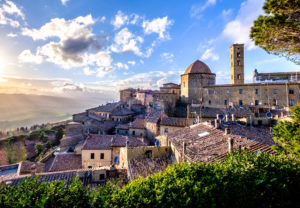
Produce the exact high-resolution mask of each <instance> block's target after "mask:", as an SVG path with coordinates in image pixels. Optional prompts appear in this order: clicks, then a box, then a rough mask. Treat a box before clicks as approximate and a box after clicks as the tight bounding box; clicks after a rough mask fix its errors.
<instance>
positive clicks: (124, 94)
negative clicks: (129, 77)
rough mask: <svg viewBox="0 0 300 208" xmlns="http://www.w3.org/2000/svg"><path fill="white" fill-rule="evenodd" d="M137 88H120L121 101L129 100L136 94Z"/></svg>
mask: <svg viewBox="0 0 300 208" xmlns="http://www.w3.org/2000/svg"><path fill="white" fill-rule="evenodd" d="M136 91H137V90H136V89H133V88H128V89H124V90H120V101H121V102H127V101H129V100H131V99H132V98H135V96H136Z"/></svg>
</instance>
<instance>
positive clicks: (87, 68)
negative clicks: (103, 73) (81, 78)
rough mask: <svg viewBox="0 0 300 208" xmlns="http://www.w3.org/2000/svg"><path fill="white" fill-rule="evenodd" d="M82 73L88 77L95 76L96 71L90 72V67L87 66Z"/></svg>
mask: <svg viewBox="0 0 300 208" xmlns="http://www.w3.org/2000/svg"><path fill="white" fill-rule="evenodd" d="M83 73H84V74H85V75H87V76H89V75H92V74H95V73H96V71H93V70H91V69H90V67H88V66H87V67H84V68H83Z"/></svg>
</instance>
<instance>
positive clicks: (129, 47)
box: [110, 28, 144, 56]
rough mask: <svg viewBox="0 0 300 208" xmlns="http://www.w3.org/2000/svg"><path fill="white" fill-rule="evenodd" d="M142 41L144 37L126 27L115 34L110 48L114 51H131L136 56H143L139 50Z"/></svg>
mask: <svg viewBox="0 0 300 208" xmlns="http://www.w3.org/2000/svg"><path fill="white" fill-rule="evenodd" d="M142 42H144V39H143V38H142V37H141V36H136V35H134V34H133V33H131V32H130V31H129V30H128V28H124V29H122V30H121V31H119V32H118V33H117V34H116V35H115V38H114V44H112V45H111V47H110V48H111V50H112V51H113V52H116V53H127V52H132V53H134V54H135V55H137V56H143V53H142V52H141V50H140V47H141V43H142Z"/></svg>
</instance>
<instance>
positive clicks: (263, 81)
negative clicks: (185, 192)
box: [0, 44, 300, 187]
mask: <svg viewBox="0 0 300 208" xmlns="http://www.w3.org/2000/svg"><path fill="white" fill-rule="evenodd" d="M230 53H231V54H230V57H231V68H230V72H231V84H226V85H224V84H223V85H218V84H216V81H215V80H216V74H214V73H213V72H212V71H213V70H211V69H210V68H209V66H207V65H206V64H205V63H204V62H202V61H199V60H196V61H195V62H193V63H192V64H191V65H190V66H188V67H187V69H186V70H185V72H184V74H182V75H181V83H180V84H176V83H165V84H163V86H162V87H160V89H159V90H153V89H147V90H146V89H133V88H128V89H122V90H121V91H120V101H119V102H115V103H107V104H105V105H100V106H97V107H94V108H91V109H86V110H85V111H84V112H80V113H77V114H74V115H73V119H72V121H70V122H67V123H66V128H65V136H64V137H63V138H62V139H61V140H60V144H59V147H58V148H57V149H54V150H53V151H51V152H50V153H49V154H47V155H46V156H45V157H43V158H41V159H40V160H39V161H38V162H28V161H22V162H20V163H17V164H13V165H7V166H1V167H0V170H1V172H0V182H5V183H6V184H9V185H16V184H18V183H20V181H21V180H22V179H24V178H25V177H31V176H35V175H39V176H40V177H41V178H42V180H46V181H53V180H64V181H66V183H67V184H69V183H70V182H71V180H72V178H73V176H75V175H76V176H78V177H79V178H80V179H81V180H82V181H83V184H84V185H89V186H90V187H93V186H96V185H103V184H105V182H106V181H107V180H110V179H120V180H121V182H122V183H127V182H128V181H130V180H133V179H136V178H137V177H139V176H142V177H147V176H149V175H152V174H153V173H156V172H160V171H163V170H164V169H165V168H166V167H167V166H168V165H171V164H174V163H178V162H188V163H191V162H209V163H212V162H214V161H216V160H221V161H222V160H223V159H224V157H225V155H226V154H227V153H230V152H235V151H236V152H241V151H243V150H245V149H247V150H250V151H253V152H268V153H270V154H275V152H274V151H273V150H272V149H271V148H270V146H271V145H273V144H274V141H273V139H272V136H271V127H272V126H273V125H274V124H276V122H277V121H278V120H281V119H287V118H288V116H289V107H291V106H294V105H296V104H297V103H299V102H300V97H299V90H300V76H299V75H298V74H297V72H284V73H260V72H258V71H257V70H256V69H255V70H254V74H253V82H252V83H244V45H243V44H233V45H232V46H231V47H230Z"/></svg>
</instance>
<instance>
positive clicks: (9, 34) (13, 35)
mask: <svg viewBox="0 0 300 208" xmlns="http://www.w3.org/2000/svg"><path fill="white" fill-rule="evenodd" d="M17 36H18V35H17V34H16V33H8V34H7V37H10V38H15V37H17Z"/></svg>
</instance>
